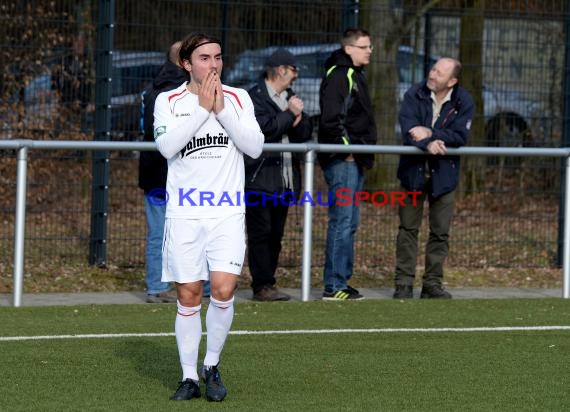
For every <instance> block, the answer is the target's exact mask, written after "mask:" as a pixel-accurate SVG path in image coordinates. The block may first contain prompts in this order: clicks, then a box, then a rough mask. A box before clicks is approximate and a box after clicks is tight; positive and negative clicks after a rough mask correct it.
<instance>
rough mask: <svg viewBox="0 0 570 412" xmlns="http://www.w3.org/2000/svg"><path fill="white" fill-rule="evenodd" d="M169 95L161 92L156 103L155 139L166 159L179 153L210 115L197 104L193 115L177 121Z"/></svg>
mask: <svg viewBox="0 0 570 412" xmlns="http://www.w3.org/2000/svg"><path fill="white" fill-rule="evenodd" d="M168 96H169V93H168V92H165V93H161V94H159V95H158V97H157V98H156V102H155V104H154V140H155V141H156V146H157V148H158V151H159V152H160V153H161V154H162V155H163V156H164V157H165V158H166V159H170V158H172V157H173V156H174V155H176V154H177V153H179V152H180V151H181V150H182V149H183V148H184V147H185V146H186V144H187V143H188V141H189V140H190V139H191V138H192V136H194V135H195V134H196V132H197V131H198V129H200V127H201V126H202V124H204V122H205V121H206V120H207V119H208V116H209V115H210V114H209V113H208V111H207V110H206V109H204V108H203V107H201V106H196V107H195V109H194V113H193V115H192V116H188V117H187V119H186V120H185V121H183V122H181V123H177V121H176V117H175V116H174V114H173V111H172V109H171V107H170V104H169V101H168Z"/></svg>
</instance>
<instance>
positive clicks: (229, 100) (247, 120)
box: [216, 88, 264, 159]
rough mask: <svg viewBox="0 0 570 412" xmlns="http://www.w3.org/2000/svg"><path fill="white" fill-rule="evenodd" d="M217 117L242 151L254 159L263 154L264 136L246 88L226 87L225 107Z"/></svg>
mask: <svg viewBox="0 0 570 412" xmlns="http://www.w3.org/2000/svg"><path fill="white" fill-rule="evenodd" d="M216 118H217V119H218V121H219V122H220V124H221V125H222V126H223V127H224V129H226V131H227V132H228V135H229V136H230V139H232V141H233V143H234V144H235V145H236V147H237V148H238V149H239V150H240V151H241V152H242V153H245V154H246V155H248V156H250V157H252V158H254V159H257V158H258V157H259V156H260V155H261V152H262V150H263V142H264V137H263V133H262V132H261V128H260V127H259V124H258V123H257V120H256V119H255V110H254V107H253V102H252V101H251V97H249V94H247V92H246V91H245V90H242V89H236V88H231V89H226V88H224V109H223V110H222V111H221V112H219V113H218V114H217V115H216Z"/></svg>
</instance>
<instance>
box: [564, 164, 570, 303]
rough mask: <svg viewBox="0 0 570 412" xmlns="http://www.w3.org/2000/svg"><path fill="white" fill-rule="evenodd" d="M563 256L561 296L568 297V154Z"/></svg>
mask: <svg viewBox="0 0 570 412" xmlns="http://www.w3.org/2000/svg"><path fill="white" fill-rule="evenodd" d="M564 176H565V185H564V241H563V244H564V256H563V259H562V264H563V267H562V273H563V276H562V297H563V298H564V299H568V298H570V156H568V157H566V168H565V171H564Z"/></svg>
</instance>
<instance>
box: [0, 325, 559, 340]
mask: <svg viewBox="0 0 570 412" xmlns="http://www.w3.org/2000/svg"><path fill="white" fill-rule="evenodd" d="M565 330H570V326H495V327H474V328H381V329H315V330H311V329H298V330H234V331H230V335H318V334H334V333H449V332H459V333H469V332H518V331H523V332H534V331H565ZM204 334H205V333H204ZM171 336H174V333H101V334H82V335H44V336H41V335H40V336H0V342H11V341H26V340H55V339H113V338H152V337H171Z"/></svg>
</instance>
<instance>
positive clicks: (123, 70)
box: [112, 64, 161, 96]
mask: <svg viewBox="0 0 570 412" xmlns="http://www.w3.org/2000/svg"><path fill="white" fill-rule="evenodd" d="M160 67H161V66H160V65H155V64H143V65H140V66H132V67H120V68H117V67H115V68H114V69H113V71H114V73H113V91H112V94H113V96H123V95H128V94H137V93H140V91H141V90H142V89H143V88H144V86H145V84H146V83H147V82H148V81H149V80H151V79H153V78H154V77H155V76H156V75H157V74H158V72H159V71H160Z"/></svg>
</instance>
